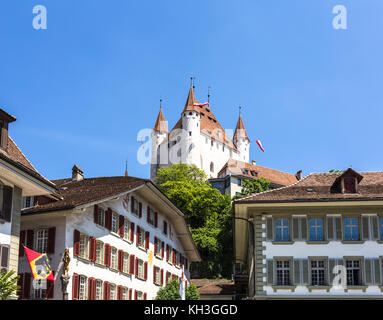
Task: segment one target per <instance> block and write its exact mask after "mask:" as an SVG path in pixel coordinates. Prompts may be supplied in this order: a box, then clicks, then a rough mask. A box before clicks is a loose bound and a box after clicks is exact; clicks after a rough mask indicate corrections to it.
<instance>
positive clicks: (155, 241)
mask: <svg viewBox="0 0 383 320" xmlns="http://www.w3.org/2000/svg"><path fill="white" fill-rule="evenodd" d="M154 254H157V238H156V237H154Z"/></svg>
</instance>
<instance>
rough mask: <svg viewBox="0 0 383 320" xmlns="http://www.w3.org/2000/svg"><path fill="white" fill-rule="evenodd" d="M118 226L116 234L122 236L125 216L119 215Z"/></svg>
mask: <svg viewBox="0 0 383 320" xmlns="http://www.w3.org/2000/svg"><path fill="white" fill-rule="evenodd" d="M119 222H120V223H119V228H118V234H119V235H120V237H122V238H123V237H124V223H125V218H124V216H121V215H120V220H119Z"/></svg>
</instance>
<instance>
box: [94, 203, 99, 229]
mask: <svg viewBox="0 0 383 320" xmlns="http://www.w3.org/2000/svg"><path fill="white" fill-rule="evenodd" d="M93 221H94V223H95V224H98V205H97V204H95V205H94V207H93Z"/></svg>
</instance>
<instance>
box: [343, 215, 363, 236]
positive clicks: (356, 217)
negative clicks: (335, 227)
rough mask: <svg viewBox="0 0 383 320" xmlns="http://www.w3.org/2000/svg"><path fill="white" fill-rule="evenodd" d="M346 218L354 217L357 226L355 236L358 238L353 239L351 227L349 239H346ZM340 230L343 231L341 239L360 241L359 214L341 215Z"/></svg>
mask: <svg viewBox="0 0 383 320" xmlns="http://www.w3.org/2000/svg"><path fill="white" fill-rule="evenodd" d="M346 219H351V221H352V219H356V222H357V223H356V226H357V228H358V232H357V236H358V238H357V239H353V232H352V229H353V227H351V231H350V232H351V239H346V236H347V232H346ZM347 228H350V227H347ZM342 231H343V241H346V242H357V241H361V216H350V215H343V216H342Z"/></svg>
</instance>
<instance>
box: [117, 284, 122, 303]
mask: <svg viewBox="0 0 383 320" xmlns="http://www.w3.org/2000/svg"><path fill="white" fill-rule="evenodd" d="M121 289H122V287H121V286H117V300H122V298H121Z"/></svg>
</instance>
